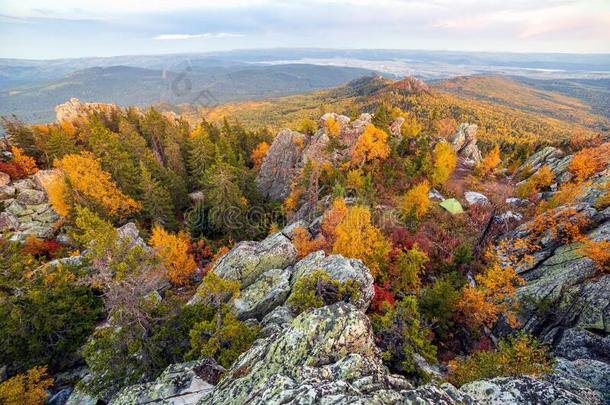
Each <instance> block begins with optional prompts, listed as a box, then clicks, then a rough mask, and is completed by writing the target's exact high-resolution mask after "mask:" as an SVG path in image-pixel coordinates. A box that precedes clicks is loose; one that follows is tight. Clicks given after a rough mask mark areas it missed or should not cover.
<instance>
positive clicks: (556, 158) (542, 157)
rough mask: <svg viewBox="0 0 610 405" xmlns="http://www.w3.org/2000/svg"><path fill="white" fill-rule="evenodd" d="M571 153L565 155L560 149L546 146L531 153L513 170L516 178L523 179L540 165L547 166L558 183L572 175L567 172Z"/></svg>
mask: <svg viewBox="0 0 610 405" xmlns="http://www.w3.org/2000/svg"><path fill="white" fill-rule="evenodd" d="M571 160H572V155H568V156H566V155H565V154H564V153H563V151H561V149H557V148H555V147H553V146H547V147H545V148H543V149H541V150H539V151H538V152H536V153H534V154H533V155H531V156H530V157H529V158H528V159H527V160H526V161H525V162H524V163H523V164H522V165H521V166H519V167H518V168H517V170H515V173H514V175H515V176H516V177H517V178H518V179H522V180H523V179H524V178H527V177H528V176H530V175H532V174H534V173H536V172H537V171H538V170H540V168H541V167H542V166H548V167H549V168H550V169H551V171H552V172H553V174H554V175H555V179H557V180H558V181H559V182H560V183H563V182H566V181H569V180H570V179H571V178H572V175H571V174H570V173H569V172H568V166H569V163H570V161H571Z"/></svg>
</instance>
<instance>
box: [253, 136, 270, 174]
mask: <svg viewBox="0 0 610 405" xmlns="http://www.w3.org/2000/svg"><path fill="white" fill-rule="evenodd" d="M268 151H269V144H268V143H267V142H261V143H259V144H258V146H257V147H256V148H255V149H254V150H253V151H252V153H251V154H250V160H252V163H254V168H255V169H258V168H260V167H261V165H262V164H263V159H264V158H265V156H267V152H268Z"/></svg>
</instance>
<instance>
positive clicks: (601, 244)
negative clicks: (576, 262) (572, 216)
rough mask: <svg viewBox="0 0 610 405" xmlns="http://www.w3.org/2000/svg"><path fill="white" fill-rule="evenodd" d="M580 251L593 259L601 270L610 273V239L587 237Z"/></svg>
mask: <svg viewBox="0 0 610 405" xmlns="http://www.w3.org/2000/svg"><path fill="white" fill-rule="evenodd" d="M579 252H580V253H581V254H583V255H584V256H587V257H588V258H589V259H591V260H593V261H594V262H595V265H596V266H597V268H598V269H599V271H601V272H603V273H610V241H608V240H600V241H595V240H592V239H589V238H586V239H584V240H583V246H582V247H581V248H580V249H579Z"/></svg>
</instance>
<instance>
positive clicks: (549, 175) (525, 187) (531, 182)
mask: <svg viewBox="0 0 610 405" xmlns="http://www.w3.org/2000/svg"><path fill="white" fill-rule="evenodd" d="M554 181H555V175H554V174H553V172H552V171H551V169H550V168H549V167H548V166H547V165H544V166H542V167H541V168H540V169H539V170H538V171H537V172H536V173H535V174H534V175H532V176H531V177H530V178H529V179H528V180H527V181H526V182H525V183H523V184H521V185H520V186H519V187H518V188H517V195H518V196H519V197H521V198H527V197H529V196H531V195H533V194H535V193H537V192H539V191H541V190H544V189H545V188H547V187H549V186H550V185H551V184H553V182H554Z"/></svg>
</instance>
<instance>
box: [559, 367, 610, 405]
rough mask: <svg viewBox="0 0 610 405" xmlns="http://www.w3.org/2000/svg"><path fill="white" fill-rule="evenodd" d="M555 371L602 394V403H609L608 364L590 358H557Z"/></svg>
mask: <svg viewBox="0 0 610 405" xmlns="http://www.w3.org/2000/svg"><path fill="white" fill-rule="evenodd" d="M555 370H556V371H557V373H558V374H559V375H561V376H563V377H565V378H568V379H571V380H575V381H578V382H579V383H580V384H581V385H583V386H588V387H590V388H592V389H594V390H595V391H597V392H599V393H600V394H602V396H603V401H604V403H610V365H609V364H608V363H604V362H602V361H597V360H591V359H577V360H567V359H563V358H559V359H557V365H556V366H555Z"/></svg>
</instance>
